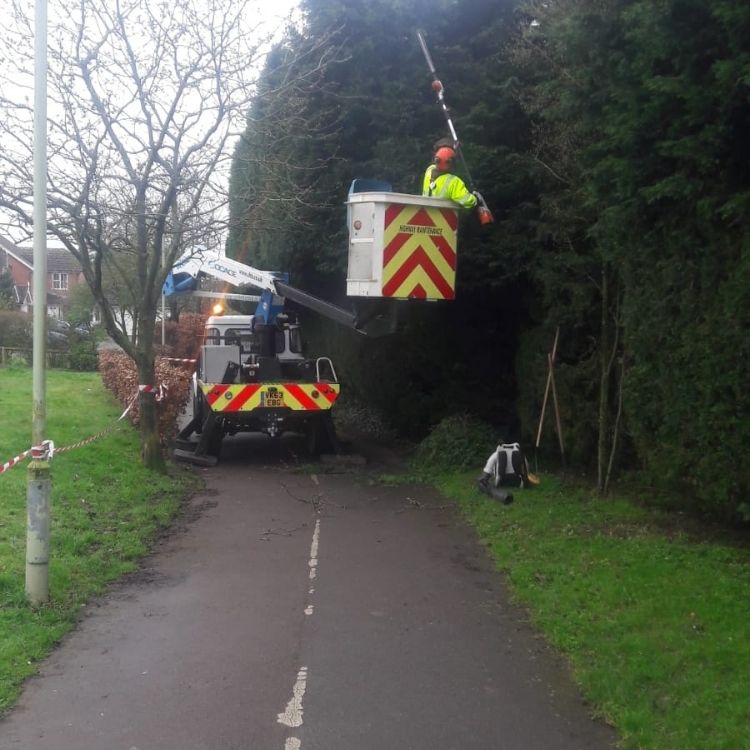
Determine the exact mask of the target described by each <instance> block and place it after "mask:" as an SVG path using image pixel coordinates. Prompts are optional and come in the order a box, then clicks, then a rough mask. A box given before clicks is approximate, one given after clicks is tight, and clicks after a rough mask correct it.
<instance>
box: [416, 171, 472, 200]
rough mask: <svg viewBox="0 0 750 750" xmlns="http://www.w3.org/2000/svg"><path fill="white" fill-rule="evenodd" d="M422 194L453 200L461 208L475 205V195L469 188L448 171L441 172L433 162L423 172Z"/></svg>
mask: <svg viewBox="0 0 750 750" xmlns="http://www.w3.org/2000/svg"><path fill="white" fill-rule="evenodd" d="M422 195H427V196H429V197H431V198H442V199H443V200H449V201H453V202H454V203H457V204H458V205H459V206H461V208H474V206H476V205H477V197H476V196H475V195H474V194H473V193H471V192H469V188H467V187H466V183H464V181H463V180H462V179H461V178H460V177H456V175H454V174H451V173H450V172H443V173H442V174H441V173H440V172H438V171H437V169H436V167H435V165H434V164H431V165H430V166H429V167H427V170H426V171H425V173H424V182H423V183H422Z"/></svg>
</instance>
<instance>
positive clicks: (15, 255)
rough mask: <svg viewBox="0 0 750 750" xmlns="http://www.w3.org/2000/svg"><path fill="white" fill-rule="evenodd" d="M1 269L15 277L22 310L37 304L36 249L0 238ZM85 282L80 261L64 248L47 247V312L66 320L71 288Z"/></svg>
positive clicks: (14, 280)
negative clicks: (35, 295) (35, 301)
mask: <svg viewBox="0 0 750 750" xmlns="http://www.w3.org/2000/svg"><path fill="white" fill-rule="evenodd" d="M0 268H7V269H8V271H9V273H10V275H11V278H12V279H13V284H14V290H15V295H16V302H17V303H18V306H19V308H20V309H21V310H22V311H23V312H28V311H29V310H30V309H31V307H32V305H33V304H34V288H33V279H34V251H33V249H32V248H30V247H19V246H18V245H15V244H14V243H12V242H10V241H9V240H7V239H5V238H4V237H0ZM82 283H84V280H83V273H82V271H81V264H80V263H79V262H78V261H77V260H76V259H75V258H74V257H73V256H72V255H71V254H70V253H69V252H68V251H67V250H64V249H62V248H50V247H48V248H47V315H49V316H50V317H51V318H57V319H64V318H65V314H66V312H67V307H68V305H67V302H68V295H69V294H70V290H71V289H73V288H74V287H75V286H76V285H77V284H82Z"/></svg>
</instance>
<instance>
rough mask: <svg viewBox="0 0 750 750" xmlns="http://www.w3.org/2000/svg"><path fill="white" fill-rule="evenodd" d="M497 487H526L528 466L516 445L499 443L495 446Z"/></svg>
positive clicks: (527, 484) (527, 483)
mask: <svg viewBox="0 0 750 750" xmlns="http://www.w3.org/2000/svg"><path fill="white" fill-rule="evenodd" d="M495 482H496V486H498V487H528V486H529V464H528V462H527V461H526V456H525V455H524V453H523V451H522V450H521V446H520V445H519V444H518V443H501V444H500V445H498V446H497V475H496V477H495Z"/></svg>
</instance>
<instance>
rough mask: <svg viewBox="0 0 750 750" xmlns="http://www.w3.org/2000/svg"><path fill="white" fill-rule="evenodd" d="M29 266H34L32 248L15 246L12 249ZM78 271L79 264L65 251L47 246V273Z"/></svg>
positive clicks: (79, 269) (79, 268)
mask: <svg viewBox="0 0 750 750" xmlns="http://www.w3.org/2000/svg"><path fill="white" fill-rule="evenodd" d="M13 252H14V253H15V255H17V256H18V257H19V258H21V260H23V261H24V263H26V264H27V265H28V266H29V268H31V269H33V268H34V250H33V248H30V247H16V248H15V250H14V251H13ZM61 271H63V272H71V273H79V272H80V271H81V264H80V263H79V262H78V261H77V260H76V259H75V258H74V257H73V256H72V255H71V254H70V253H69V252H68V251H67V250H63V249H62V248H57V247H48V248H47V273H59V272H61Z"/></svg>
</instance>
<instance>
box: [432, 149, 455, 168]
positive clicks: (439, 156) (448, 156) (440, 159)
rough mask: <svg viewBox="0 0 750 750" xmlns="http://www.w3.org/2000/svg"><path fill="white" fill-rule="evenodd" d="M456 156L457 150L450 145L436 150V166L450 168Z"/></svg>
mask: <svg viewBox="0 0 750 750" xmlns="http://www.w3.org/2000/svg"><path fill="white" fill-rule="evenodd" d="M455 158H456V152H455V151H454V150H453V149H452V148H448V146H443V147H442V148H439V149H438V150H437V151H436V152H435V166H436V167H437V168H438V169H440V170H443V171H444V170H446V169H450V168H451V167H452V166H453V161H454V160H455Z"/></svg>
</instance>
